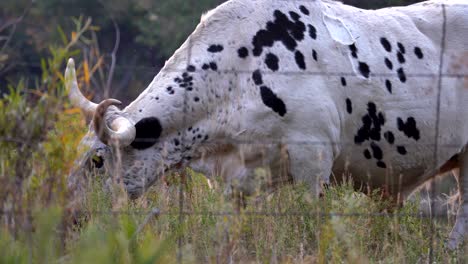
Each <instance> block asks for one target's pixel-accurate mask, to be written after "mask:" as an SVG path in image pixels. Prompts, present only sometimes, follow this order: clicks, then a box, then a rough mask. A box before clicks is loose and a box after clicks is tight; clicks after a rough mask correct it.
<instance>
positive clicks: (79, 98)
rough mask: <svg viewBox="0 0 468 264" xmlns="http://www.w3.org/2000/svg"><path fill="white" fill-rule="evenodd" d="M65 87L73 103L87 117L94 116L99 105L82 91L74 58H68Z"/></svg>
mask: <svg viewBox="0 0 468 264" xmlns="http://www.w3.org/2000/svg"><path fill="white" fill-rule="evenodd" d="M65 87H66V88H67V91H68V97H69V98H70V101H71V103H72V105H73V106H75V107H79V108H80V109H81V111H83V112H84V114H85V115H86V116H87V117H92V116H93V114H94V112H95V111H96V108H97V106H98V105H97V104H95V103H93V102H91V101H90V100H88V99H87V98H86V97H85V96H84V95H83V94H82V93H81V92H80V88H78V81H77V80H76V72H75V61H74V60H73V59H72V58H70V59H69V60H68V64H67V69H66V70H65Z"/></svg>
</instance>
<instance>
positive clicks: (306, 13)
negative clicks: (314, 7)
mask: <svg viewBox="0 0 468 264" xmlns="http://www.w3.org/2000/svg"><path fill="white" fill-rule="evenodd" d="M299 10H301V12H302V14H304V15H308V14H309V10H308V9H307V8H306V7H305V6H303V5H301V6H299Z"/></svg>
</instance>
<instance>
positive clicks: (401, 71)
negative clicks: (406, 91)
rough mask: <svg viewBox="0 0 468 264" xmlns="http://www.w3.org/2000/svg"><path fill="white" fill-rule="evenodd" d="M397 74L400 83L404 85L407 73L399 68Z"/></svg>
mask: <svg viewBox="0 0 468 264" xmlns="http://www.w3.org/2000/svg"><path fill="white" fill-rule="evenodd" d="M397 73H398V78H399V79H400V81H401V82H402V83H404V82H406V74H405V71H404V70H403V68H399V69H398V70H397Z"/></svg>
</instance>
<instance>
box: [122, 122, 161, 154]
mask: <svg viewBox="0 0 468 264" xmlns="http://www.w3.org/2000/svg"><path fill="white" fill-rule="evenodd" d="M135 128H136V136H135V140H134V141H133V142H132V144H130V145H131V146H132V147H133V148H135V149H140V150H141V149H147V148H149V147H151V146H153V145H154V144H156V142H157V141H158V138H159V137H160V136H161V132H162V126H161V122H159V119H157V118H156V117H146V118H143V119H141V120H140V121H138V123H136V124H135Z"/></svg>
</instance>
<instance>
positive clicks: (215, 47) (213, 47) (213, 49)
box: [208, 44, 224, 53]
mask: <svg viewBox="0 0 468 264" xmlns="http://www.w3.org/2000/svg"><path fill="white" fill-rule="evenodd" d="M223 49H224V48H223V46H221V45H219V44H217V45H211V46H210V47H208V51H209V52H211V53H216V52H221V51H223Z"/></svg>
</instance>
